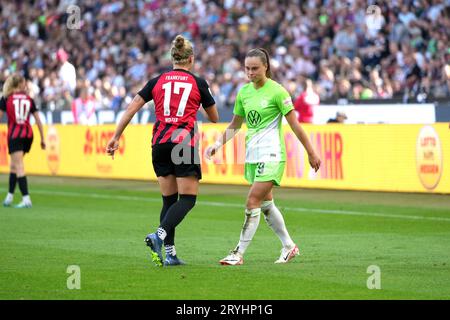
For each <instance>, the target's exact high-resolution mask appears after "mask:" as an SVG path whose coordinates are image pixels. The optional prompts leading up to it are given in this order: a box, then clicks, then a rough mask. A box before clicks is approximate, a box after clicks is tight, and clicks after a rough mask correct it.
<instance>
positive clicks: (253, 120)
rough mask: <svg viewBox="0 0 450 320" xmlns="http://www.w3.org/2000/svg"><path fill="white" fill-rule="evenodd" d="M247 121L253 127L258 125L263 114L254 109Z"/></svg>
mask: <svg viewBox="0 0 450 320" xmlns="http://www.w3.org/2000/svg"><path fill="white" fill-rule="evenodd" d="M247 123H248V124H249V125H251V126H252V127H256V126H257V125H259V124H260V123H261V115H260V114H259V112H258V111H256V110H252V111H250V112H249V113H248V115H247Z"/></svg>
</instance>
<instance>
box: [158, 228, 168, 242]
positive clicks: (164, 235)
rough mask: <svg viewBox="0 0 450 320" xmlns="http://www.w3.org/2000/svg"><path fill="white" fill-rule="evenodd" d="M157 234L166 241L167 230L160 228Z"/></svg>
mask: <svg viewBox="0 0 450 320" xmlns="http://www.w3.org/2000/svg"><path fill="white" fill-rule="evenodd" d="M156 234H157V235H158V237H159V238H160V239H161V240H163V241H164V239H165V238H166V236H167V232H166V230H164V229H163V228H158V231H157V232H156Z"/></svg>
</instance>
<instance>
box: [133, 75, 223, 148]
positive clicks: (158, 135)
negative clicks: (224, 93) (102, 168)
mask: <svg viewBox="0 0 450 320" xmlns="http://www.w3.org/2000/svg"><path fill="white" fill-rule="evenodd" d="M138 94H139V95H140V96H141V97H142V98H143V99H144V100H145V102H148V101H150V100H152V99H153V101H154V102H155V114H156V122H155V125H154V126H153V138H152V145H155V144H162V143H182V142H183V140H184V139H185V138H188V139H189V138H190V140H189V144H190V145H191V146H194V145H195V143H196V137H194V127H195V121H196V120H197V111H198V109H199V108H200V105H202V106H203V108H205V109H206V108H208V107H211V106H212V105H214V104H215V103H216V102H215V101H214V98H213V97H212V95H211V92H210V90H209V86H208V84H207V82H206V80H204V79H203V78H200V77H197V76H196V75H194V74H192V73H191V72H189V71H186V70H183V69H174V70H172V71H169V72H165V73H162V74H160V75H159V76H157V77H156V78H153V79H151V80H150V81H149V82H147V84H146V85H145V87H144V88H143V89H142V90H141V91H139V92H138ZM186 141H188V140H186ZM186 141H184V143H186Z"/></svg>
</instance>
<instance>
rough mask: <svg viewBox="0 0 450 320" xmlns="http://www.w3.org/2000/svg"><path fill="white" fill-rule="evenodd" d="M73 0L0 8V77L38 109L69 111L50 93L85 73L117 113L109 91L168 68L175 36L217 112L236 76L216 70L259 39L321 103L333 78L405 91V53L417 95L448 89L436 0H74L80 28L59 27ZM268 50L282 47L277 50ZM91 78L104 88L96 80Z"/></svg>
mask: <svg viewBox="0 0 450 320" xmlns="http://www.w3.org/2000/svg"><path fill="white" fill-rule="evenodd" d="M73 2H74V1H31V2H29V1H2V2H1V3H0V26H1V28H0V43H1V46H0V84H2V83H3V82H4V81H5V79H6V77H7V76H9V75H10V74H11V73H13V72H16V71H17V72H20V73H21V74H23V75H24V76H25V77H26V78H27V79H28V80H29V81H30V82H32V83H33V85H34V86H35V88H34V89H33V91H39V92H40V94H38V95H37V96H36V99H38V101H36V102H37V104H39V105H41V106H42V108H43V109H45V108H47V109H51V110H60V109H63V108H65V109H68V108H70V103H67V102H65V101H66V100H67V98H68V92H67V90H61V88H63V87H64V86H67V88H69V89H68V90H69V92H70V95H71V96H77V94H78V92H79V91H80V90H81V88H83V87H84V84H83V82H84V80H86V79H89V80H90V83H91V84H92V86H94V87H95V99H96V103H97V104H98V105H99V108H101V109H107V108H111V107H112V106H113V107H114V108H123V107H124V105H126V104H125V103H121V104H120V106H119V105H118V101H119V99H113V97H117V89H118V88H121V87H124V88H125V92H134V93H135V92H136V91H135V90H139V88H140V87H142V85H143V83H141V81H142V80H141V79H142V78H143V77H141V76H142V74H145V75H146V76H147V75H148V76H156V75H157V74H159V73H161V72H162V71H165V70H167V69H170V67H171V62H170V59H169V57H168V56H167V55H166V54H165V53H166V52H168V49H169V46H170V43H169V42H170V41H168V39H170V38H172V37H173V36H175V34H176V33H178V32H181V31H185V32H186V35H187V36H188V37H190V38H191V40H192V42H193V44H194V45H195V47H196V50H197V52H199V55H198V59H197V62H198V63H197V65H196V69H195V70H194V71H195V72H197V73H200V74H205V75H211V76H209V77H210V78H208V80H210V86H211V90H213V89H214V88H224V89H225V91H226V93H225V94H224V93H222V92H220V89H217V91H218V94H221V95H223V98H221V99H218V107H231V106H232V105H233V101H234V96H235V94H236V92H237V90H238V89H239V86H240V85H242V83H243V82H245V81H244V80H240V79H239V78H238V80H236V77H233V85H232V86H229V85H227V84H226V81H227V78H228V76H225V74H227V73H228V74H232V75H234V73H235V72H238V71H236V70H241V69H242V66H241V65H239V61H242V60H243V57H244V56H245V53H246V52H247V51H248V50H249V48H251V47H260V46H266V47H268V48H271V50H270V51H271V52H270V53H271V54H272V56H273V63H274V64H277V65H278V66H275V65H274V70H276V71H277V72H276V74H277V75H278V76H277V77H278V79H277V80H278V81H279V82H280V83H282V84H283V85H285V86H286V87H287V88H289V90H290V92H292V93H295V95H298V94H299V93H300V91H301V88H300V84H299V83H298V82H296V81H292V80H293V79H298V77H299V76H302V75H303V76H307V77H308V78H310V79H312V81H313V84H314V85H315V86H316V87H317V93H318V94H319V96H320V98H321V101H322V102H324V101H325V100H330V99H331V100H333V99H335V98H336V97H333V93H335V92H337V91H338V86H339V85H340V81H341V79H343V78H346V79H347V80H349V81H350V90H349V91H350V92H356V93H357V92H359V91H360V86H363V88H366V89H367V90H365V91H367V92H369V91H370V92H372V96H373V98H382V99H389V98H390V97H391V96H393V97H402V96H403V94H404V93H405V91H408V87H407V86H405V85H404V83H405V82H404V80H405V76H406V74H405V73H404V72H405V67H404V61H403V60H404V59H405V57H406V56H407V55H410V54H411V55H413V56H414V59H415V60H416V63H417V66H418V67H419V68H420V70H421V71H422V73H423V74H422V81H421V84H420V85H419V91H421V90H422V91H423V90H425V91H426V92H427V94H428V96H430V97H446V96H448V91H449V89H448V84H447V78H446V77H445V76H444V74H445V72H444V70H445V66H446V65H447V64H448V61H449V58H448V57H447V58H446V57H445V56H444V55H445V53H446V52H448V48H449V37H450V18H449V16H450V4H449V2H448V1H442V0H430V1H415V2H414V3H413V4H412V2H411V1H406V2H405V1H400V2H399V1H386V2H377V3H378V4H377V5H378V7H377V6H372V7H370V10H369V2H364V1H349V2H347V1H343V0H337V1H300V0H292V1H284V0H275V1H266V2H256V1H243V0H227V1H214V2H212V1H206V0H185V1H184V2H183V3H184V5H183V6H180V5H179V2H178V1H176V0H167V1H164V2H161V1H152V2H146V1H144V0H134V1H116V2H108V1H99V2H93V1H77V2H76V4H77V5H78V6H79V7H80V12H81V13H82V16H81V20H82V21H81V24H80V25H81V30H69V29H67V25H66V22H67V14H66V13H65V12H66V9H67V6H68V5H69V4H70V3H73ZM162 3H164V5H162ZM370 3H372V2H370ZM378 8H379V9H378ZM166 9H167V10H166ZM368 10H369V11H368ZM200 17H202V18H200ZM61 48H64V50H62V49H61ZM91 48H92V49H91ZM277 48H285V49H284V52H283V53H280V54H278V53H276V51H277ZM55 53H57V59H55V58H54V56H55ZM337 57H340V59H337ZM67 58H69V60H70V63H71V64H72V65H73V67H74V68H75V69H76V73H75V75H74V73H73V68H71V67H64V68H65V69H67V70H69V71H68V72H66V71H64V72H62V71H61V70H60V67H61V66H64V65H67V63H66V62H68V60H67ZM345 59H349V61H350V64H351V68H350V70H348V65H347V64H348V63H347V60H345ZM64 61H66V62H64ZM355 61H360V62H361V61H362V63H355ZM58 63H59V64H58ZM375 68H379V74H380V78H381V80H382V81H383V84H382V87H381V88H382V92H385V91H388V90H387V89H383V87H385V86H389V85H388V84H389V83H390V85H391V88H392V95H391V94H385V93H381V94H380V93H379V91H380V88H376V87H377V86H376V84H374V83H372V82H373V79H371V70H373V69H375ZM55 74H56V78H57V79H55ZM352 77H355V79H352ZM74 78H76V79H79V80H80V81H77V80H75V81H74V80H73V79H74ZM244 78H245V77H244ZM97 80H98V81H100V82H101V83H103V82H109V83H110V85H109V86H106V87H105V86H103V85H100V86H96V85H94V84H95V83H96V81H97ZM235 81H236V82H235ZM376 81H379V80H376ZM74 83H76V86H75V88H74ZM47 85H49V86H50V88H47ZM354 86H356V87H357V88H356V89H355V90H354ZM42 93H44V94H42ZM410 93H411V92H409V93H407V95H409V94H410ZM350 96H351V97H352V98H355V99H361V98H362V97H366V98H368V97H370V96H371V95H370V94H364V95H358V94H355V93H353V94H350ZM113 100H114V103H112V101H113ZM68 105H69V106H68Z"/></svg>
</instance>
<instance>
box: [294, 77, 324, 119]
mask: <svg viewBox="0 0 450 320" xmlns="http://www.w3.org/2000/svg"><path fill="white" fill-rule="evenodd" d="M303 84H304V85H303V87H304V88H305V90H304V91H303V92H302V94H301V95H300V96H299V97H298V98H297V99H296V100H295V103H294V108H295V111H297V119H298V121H299V122H301V123H313V119H314V107H315V106H317V105H319V103H320V98H319V95H318V94H317V93H316V92H315V91H314V86H313V83H312V81H311V80H310V79H306V80H304V81H303Z"/></svg>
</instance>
